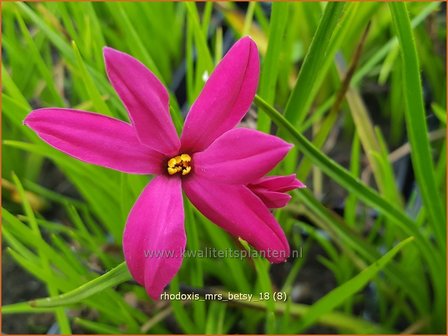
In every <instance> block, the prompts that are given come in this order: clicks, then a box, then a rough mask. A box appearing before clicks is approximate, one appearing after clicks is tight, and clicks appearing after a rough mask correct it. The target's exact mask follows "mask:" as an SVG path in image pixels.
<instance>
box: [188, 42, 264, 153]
mask: <svg viewBox="0 0 448 336" xmlns="http://www.w3.org/2000/svg"><path fill="white" fill-rule="evenodd" d="M259 72H260V61H259V58H258V49H257V46H256V45H255V43H254V42H253V41H252V40H251V39H250V38H249V37H245V38H242V39H240V40H239V41H238V42H237V43H235V45H234V46H233V47H232V48H231V49H230V50H229V51H228V53H227V54H226V55H225V57H224V58H223V59H222V60H221V62H220V63H219V64H218V66H217V67H216V68H215V70H214V71H213V73H212V74H211V76H210V78H209V79H208V80H207V82H206V83H205V86H204V89H203V90H202V92H201V94H200V95H199V97H198V98H197V100H196V101H195V103H194V104H193V105H192V107H191V109H190V112H189V113H188V115H187V119H186V120H185V126H184V130H183V133H182V137H181V142H182V150H183V151H190V152H193V151H202V150H204V149H205V148H207V146H208V145H210V144H211V143H212V142H213V141H214V140H215V139H216V138H217V137H219V136H220V135H221V134H223V133H224V132H226V131H228V130H229V129H231V128H233V127H235V125H236V124H238V123H239V122H240V121H241V119H242V118H243V116H244V115H245V114H246V112H247V111H248V110H249V108H250V105H251V103H252V100H253V99H254V96H255V93H256V91H257V86H258V77H259Z"/></svg>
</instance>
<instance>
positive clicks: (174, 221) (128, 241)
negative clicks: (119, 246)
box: [123, 175, 186, 300]
mask: <svg viewBox="0 0 448 336" xmlns="http://www.w3.org/2000/svg"><path fill="white" fill-rule="evenodd" d="M185 244H186V236H185V229H184V209H183V202H182V190H181V181H180V179H179V178H174V177H167V176H163V175H160V176H157V177H156V178H154V180H152V181H151V182H150V183H149V184H148V186H146V188H145V189H144V190H143V192H142V194H141V195H140V197H139V198H138V200H137V202H136V203H135V204H134V207H133V208H132V210H131V212H130V214H129V217H128V221H127V223H126V228H125V230H124V234H123V252H124V256H125V259H126V264H127V266H128V268H129V271H130V273H131V274H132V276H133V277H134V279H135V280H136V281H137V282H138V283H139V284H141V285H143V286H145V289H146V291H147V293H148V294H149V296H151V297H152V298H153V299H154V300H158V299H159V297H160V294H161V293H162V292H163V289H164V288H165V286H166V285H167V284H168V283H169V282H170V281H171V279H172V278H173V277H174V276H175V275H176V273H177V272H178V271H179V269H180V267H181V265H182V259H183V251H184V250H185Z"/></svg>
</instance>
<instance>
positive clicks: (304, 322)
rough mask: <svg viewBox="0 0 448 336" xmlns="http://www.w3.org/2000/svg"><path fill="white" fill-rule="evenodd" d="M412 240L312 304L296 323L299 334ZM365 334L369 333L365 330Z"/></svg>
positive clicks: (351, 292) (355, 289)
mask: <svg viewBox="0 0 448 336" xmlns="http://www.w3.org/2000/svg"><path fill="white" fill-rule="evenodd" d="M412 240H414V237H409V238H407V239H405V240H403V241H402V242H400V243H399V244H397V245H396V246H395V247H394V248H392V250H390V251H389V252H387V253H386V254H385V255H384V256H383V257H381V258H380V259H378V261H376V262H375V263H373V264H372V265H370V266H369V267H367V268H366V269H364V270H363V271H361V272H360V273H359V274H358V275H356V276H355V277H353V278H352V279H350V280H349V281H347V282H346V283H344V284H343V285H341V286H339V287H337V288H335V289H333V290H332V291H331V292H330V293H328V294H326V295H325V296H324V297H323V298H321V299H319V301H317V302H316V303H315V304H313V305H312V306H311V307H310V309H309V310H308V312H307V313H306V314H304V315H303V316H302V318H301V319H300V320H299V321H298V324H299V331H298V332H299V333H300V332H303V330H305V329H306V328H307V327H309V326H311V325H313V324H314V323H315V322H316V321H317V320H318V319H319V317H321V316H322V315H324V314H326V313H329V312H331V311H332V310H333V309H334V308H336V307H338V306H339V305H340V304H342V303H343V302H344V301H345V300H346V299H347V298H349V297H351V296H353V295H354V294H355V293H357V292H358V291H360V290H361V289H362V288H364V286H366V285H367V283H368V282H369V281H371V280H372V279H373V278H374V277H375V276H376V275H377V274H378V272H379V271H381V270H382V269H383V268H384V266H386V265H387V264H388V263H389V262H390V261H391V260H392V258H393V257H394V256H395V255H396V254H397V253H398V252H399V251H401V249H402V248H403V247H404V246H406V245H407V244H408V243H410V242H411V241H412ZM365 332H366V333H368V332H369V331H367V330H365Z"/></svg>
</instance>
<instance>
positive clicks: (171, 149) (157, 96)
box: [104, 48, 180, 155]
mask: <svg viewBox="0 0 448 336" xmlns="http://www.w3.org/2000/svg"><path fill="white" fill-rule="evenodd" d="M104 59H105V63H106V70H107V75H108V77H109V80H110V82H111V83H112V86H113V87H114V89H115V91H117V93H118V95H119V96H120V98H121V100H122V101H123V104H124V105H125V106H126V109H127V111H128V113H129V116H130V118H131V120H132V124H133V125H134V127H135V128H136V130H137V134H138V137H139V139H140V141H141V142H142V143H144V144H145V145H147V146H149V147H151V148H153V149H155V150H157V151H159V152H162V153H164V154H166V155H175V154H177V151H178V150H179V146H180V142H179V137H178V136H177V133H176V129H175V128H174V124H173V122H172V120H171V116H170V112H169V95H168V92H167V91H166V89H165V87H164V86H163V85H162V83H160V81H159V80H158V79H157V77H156V76H154V74H153V73H152V72H151V71H149V70H148V69H147V68H146V67H145V66H144V65H143V64H142V63H140V62H139V61H138V60H136V59H135V58H133V57H131V56H129V55H128V54H125V53H123V52H120V51H117V50H114V49H112V48H104Z"/></svg>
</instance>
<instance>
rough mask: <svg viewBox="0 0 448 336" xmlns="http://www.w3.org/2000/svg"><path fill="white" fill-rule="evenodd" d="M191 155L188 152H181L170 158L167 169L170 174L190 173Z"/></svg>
mask: <svg viewBox="0 0 448 336" xmlns="http://www.w3.org/2000/svg"><path fill="white" fill-rule="evenodd" d="M190 163H191V156H190V155H188V154H181V155H178V156H175V157H173V158H171V159H169V160H168V162H167V166H168V167H167V171H168V174H170V175H174V174H177V173H182V175H183V176H185V175H188V174H189V173H190V172H191V166H190Z"/></svg>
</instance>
